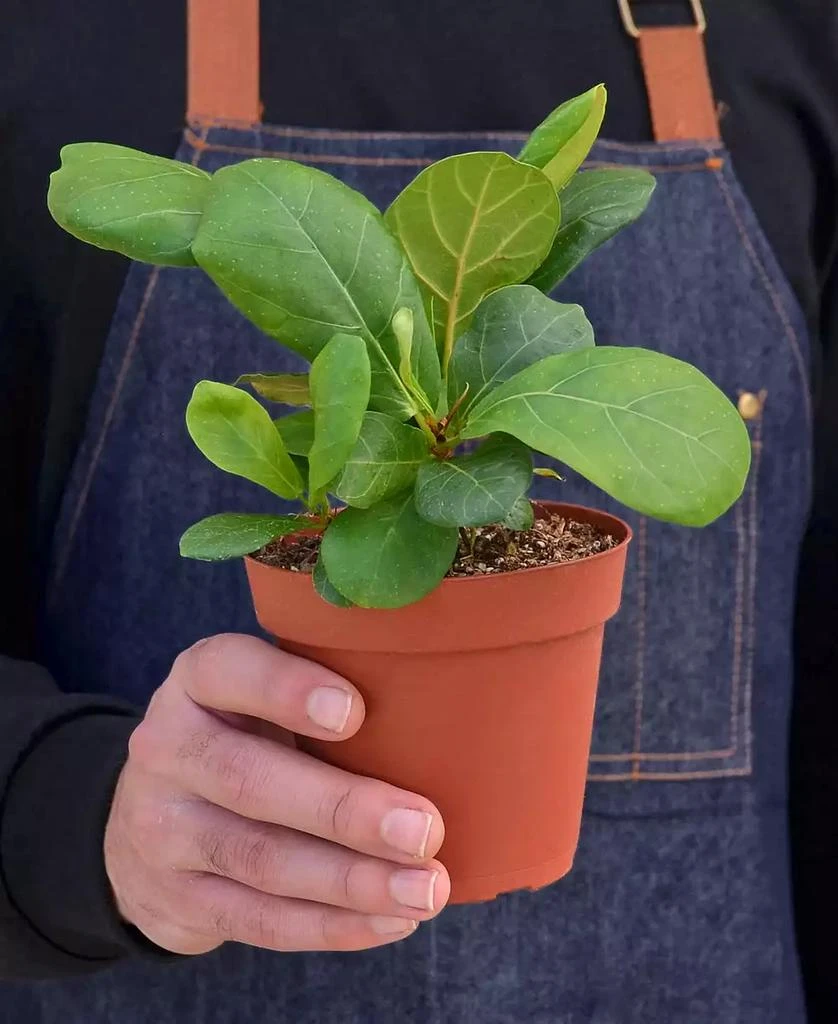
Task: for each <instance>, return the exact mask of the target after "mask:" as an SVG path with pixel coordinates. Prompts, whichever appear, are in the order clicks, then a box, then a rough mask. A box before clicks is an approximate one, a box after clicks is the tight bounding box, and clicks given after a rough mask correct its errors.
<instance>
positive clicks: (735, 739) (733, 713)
mask: <svg viewBox="0 0 838 1024" xmlns="http://www.w3.org/2000/svg"><path fill="white" fill-rule="evenodd" d="M744 505H745V502H743V501H737V502H736V505H735V507H734V510H733V522H734V525H735V528H736V572H735V574H734V582H733V588H734V594H735V598H734V604H733V666H732V671H731V696H730V743H731V746H732V747H733V749H734V750H738V749H739V693H740V688H741V686H742V653H743V638H744V635H745V631H744V623H745V577H746V562H747V555H746V552H747V550H748V539H749V536H750V535H749V533H748V530H747V527H746V525H745V508H744Z"/></svg>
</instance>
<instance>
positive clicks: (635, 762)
mask: <svg viewBox="0 0 838 1024" xmlns="http://www.w3.org/2000/svg"><path fill="white" fill-rule="evenodd" d="M647 534H648V528H647V525H646V517H645V516H641V518H640V520H639V522H638V524H637V578H638V582H639V587H638V594H639V599H638V622H637V655H636V668H637V676H636V677H635V681H634V740H633V749H632V762H631V771H632V774H633V775H637V774H639V772H640V742H641V739H642V735H643V684H644V683H645V681H646V596H647V587H648V582H649V581H648V573H647V561H646V537H647Z"/></svg>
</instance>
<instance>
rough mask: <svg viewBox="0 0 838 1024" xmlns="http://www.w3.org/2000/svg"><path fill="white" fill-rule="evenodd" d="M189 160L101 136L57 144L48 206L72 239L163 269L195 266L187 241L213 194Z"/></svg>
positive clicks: (205, 174)
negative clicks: (56, 165)
mask: <svg viewBox="0 0 838 1024" xmlns="http://www.w3.org/2000/svg"><path fill="white" fill-rule="evenodd" d="M210 180H211V179H210V176H209V175H208V174H207V173H206V171H201V170H199V169H198V168H197V167H192V166H191V165H190V164H184V163H180V162H179V161H177V160H166V159H164V158H163V157H161V156H150V155H149V154H148V153H141V152H139V151H138V150H136V149H128V148H126V147H125V146H113V145H111V144H110V143H106V142H76V143H73V144H72V145H70V146H64V148H63V149H62V150H61V166H60V168H59V169H58V170H57V171H54V172H53V173H52V175H51V176H50V184H49V192H48V194H47V206H48V207H49V211H50V213H51V214H52V216H53V217H54V218H55V220H56V221H57V222H58V223H59V224H60V225H61V227H62V228H64V230H65V231H68V232H69V233H70V234H71V235H73V236H75V237H76V238H80V239H81V240H82V241H83V242H89V243H90V244H91V245H96V246H98V247H99V248H100V249H111V250H113V251H114V252H120V253H122V254H123V255H124V256H130V257H131V259H134V260H143V261H144V262H145V263H156V264H159V265H160V266H164V267H168V266H170V267H190V266H194V265H195V260H194V259H193V258H192V252H191V250H190V246H191V244H192V239H193V238H194V237H195V233H196V231H197V230H198V223H199V221H200V219H201V216H202V214H203V212H204V207H205V205H206V202H207V199H208V197H209V192H210Z"/></svg>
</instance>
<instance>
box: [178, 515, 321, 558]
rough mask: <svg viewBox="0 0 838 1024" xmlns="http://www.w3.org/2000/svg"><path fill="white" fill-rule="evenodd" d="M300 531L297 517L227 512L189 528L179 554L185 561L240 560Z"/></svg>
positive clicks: (182, 538) (210, 517)
mask: <svg viewBox="0 0 838 1024" xmlns="http://www.w3.org/2000/svg"><path fill="white" fill-rule="evenodd" d="M300 529H301V523H300V519H299V518H298V517H297V516H263V515H249V514H246V513H239V512H224V513H222V514H221V515H217V516H209V517H208V518H206V519H202V520H201V521H200V522H199V523H195V524H194V526H190V527H189V529H188V530H187V531H186V533H184V535H183V536H182V537H181V538H180V553H181V555H182V556H183V557H184V558H198V559H200V560H201V561H204V562H220V561H223V560H224V559H227V558H241V557H242V555H250V554H252V553H253V552H254V551H258V550H259V549H260V548H263V547H264V546H265V545H266V544H269V543H270V542H271V541H272V540H275V539H276V538H277V537H284V536H286V535H287V534H289V533H296V532H297V531H298V530H300Z"/></svg>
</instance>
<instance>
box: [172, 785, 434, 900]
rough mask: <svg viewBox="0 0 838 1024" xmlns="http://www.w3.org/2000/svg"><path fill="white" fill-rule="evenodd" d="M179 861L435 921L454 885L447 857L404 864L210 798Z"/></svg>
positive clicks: (293, 892)
mask: <svg viewBox="0 0 838 1024" xmlns="http://www.w3.org/2000/svg"><path fill="white" fill-rule="evenodd" d="M176 861H177V863H176V864H175V866H177V867H180V868H185V869H187V870H193V871H203V872H209V873H210V874H215V875H219V876H221V877H225V878H231V879H233V880H234V881H238V882H242V883H244V884H245V885H247V886H250V887H251V888H253V889H257V890H259V891H260V892H264V893H269V894H271V895H274V896H287V897H292V898H294V899H301V900H307V901H309V902H314V903H326V904H329V905H331V906H335V907H343V908H345V909H348V910H357V911H359V912H361V913H363V914H382V915H387V916H402V917H408V918H417V919H420V920H428V919H429V918H431V917H433V916H434V915H435V914H438V913H439V911H440V910H442V908H443V907H444V906H445V904H446V902H447V901H448V897H449V895H450V892H451V883H450V881H449V878H448V873H447V872H446V870H445V868H444V867H443V866H442V864H440V863H439V861H428V862H426V863H424V864H423V865H422V866H421V867H417V866H411V867H397V866H395V865H393V864H392V862H389V861H384V860H378V859H376V858H374V857H366V856H363V855H361V854H357V853H352V852H351V851H349V850H347V849H345V848H344V847H341V846H337V845H335V844H334V843H329V842H326V841H325V840H323V839H317V838H315V837H313V836H307V835H304V834H302V833H301V832H295V831H293V830H292V829H288V828H283V827H282V826H278V825H264V824H259V823H256V822H252V821H248V820H247V819H245V818H240V817H238V816H237V815H235V814H232V813H230V812H229V811H224V810H222V809H221V808H218V807H211V806H209V805H207V804H204V805H202V806H201V807H200V809H199V810H198V812H197V818H196V820H195V822H194V830H192V831H190V832H189V834H188V835H187V836H185V837H184V842H183V848H182V851H181V852H180V853H179V854H178V855H177V856H176Z"/></svg>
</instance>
